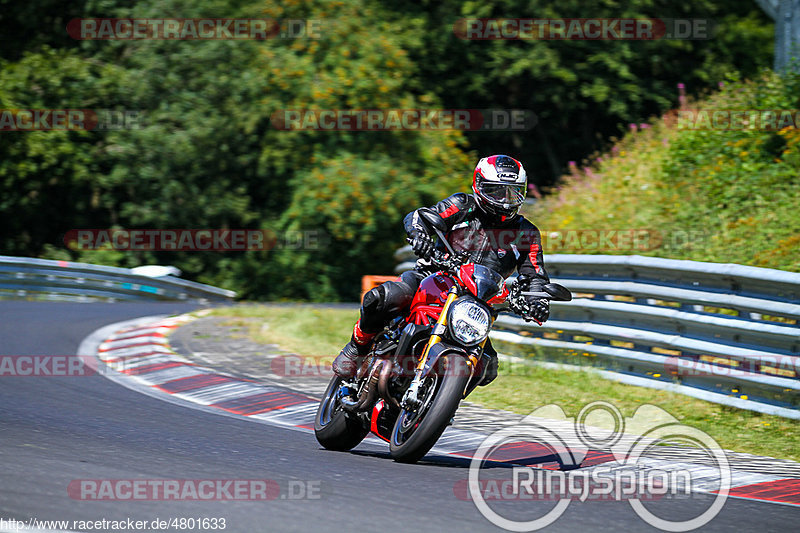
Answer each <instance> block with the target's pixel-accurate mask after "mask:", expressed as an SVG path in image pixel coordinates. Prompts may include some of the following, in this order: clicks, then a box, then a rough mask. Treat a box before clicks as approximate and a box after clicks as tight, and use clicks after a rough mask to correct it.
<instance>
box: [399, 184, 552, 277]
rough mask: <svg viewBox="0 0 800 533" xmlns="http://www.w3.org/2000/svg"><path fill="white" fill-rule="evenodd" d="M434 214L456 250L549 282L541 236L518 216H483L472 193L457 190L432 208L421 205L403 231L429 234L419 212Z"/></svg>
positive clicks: (505, 274)
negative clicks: (499, 217)
mask: <svg viewBox="0 0 800 533" xmlns="http://www.w3.org/2000/svg"><path fill="white" fill-rule="evenodd" d="M422 210H428V211H429V212H431V213H434V214H436V215H437V216H438V217H439V218H440V219H441V221H442V223H443V225H444V227H446V228H447V231H445V232H443V233H444V234H445V236H446V237H447V240H448V241H449V242H450V245H451V246H452V247H453V249H454V250H455V251H457V252H460V251H467V252H469V254H470V259H471V260H472V261H473V262H475V263H479V264H481V265H484V266H486V267H489V268H491V269H493V270H496V271H497V272H499V273H500V274H501V275H502V276H503V277H506V278H507V277H508V276H510V275H511V274H513V273H514V270H515V269H516V270H518V271H519V273H520V275H521V276H524V277H528V278H530V280H531V284H532V285H535V284H544V283H549V281H550V278H549V277H548V276H547V272H546V271H545V269H544V259H543V256H542V239H541V235H540V233H539V230H538V228H537V227H536V226H534V225H533V224H532V223H531V222H530V221H528V220H527V219H526V218H525V217H523V216H521V215H516V216H514V217H512V218H509V219H507V220H503V221H499V220H497V218H496V217H491V216H489V215H487V214H486V213H485V212H484V211H483V210H482V209H481V208H480V207H479V206H478V203H477V202H476V200H475V197H474V196H473V195H472V194H466V193H457V194H454V195H452V196H450V197H449V198H445V199H444V200H442V201H441V202H439V203H437V204H436V205H434V206H432V207H421V208H420V209H417V210H415V211H412V212H411V213H409V214H408V215H406V217H405V219H404V220H403V224H404V225H405V230H406V233H407V234H408V236H409V237H411V235H412V233H413V232H415V231H422V232H425V233H427V234H431V231H430V230H428V229H427V228H426V227H425V225H424V223H423V222H422V220H421V219H420V216H419V213H420V212H421V211H422Z"/></svg>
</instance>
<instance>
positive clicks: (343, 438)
mask: <svg viewBox="0 0 800 533" xmlns="http://www.w3.org/2000/svg"><path fill="white" fill-rule="evenodd" d="M341 384H342V378H340V377H339V376H333V378H332V379H331V381H330V383H329V384H328V388H327V389H326V390H325V395H324V396H323V397H322V400H321V401H320V402H319V407H318V408H317V415H316V417H315V418H314V435H316V437H317V441H318V442H319V443H320V444H322V446H323V447H324V448H326V449H328V450H335V451H347V450H350V449H352V448H354V447H355V446H357V445H358V443H360V442H361V441H362V440H364V437H366V436H367V433H369V429H368V428H366V427H364V423H363V422H362V421H361V420H359V418H358V417H357V416H356V415H355V414H353V413H348V412H347V411H345V410H343V409H342V405H341V403H340V402H339V399H338V398H337V396H336V395H337V393H338V392H339V387H340V386H341Z"/></svg>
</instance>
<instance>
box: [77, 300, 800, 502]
mask: <svg viewBox="0 0 800 533" xmlns="http://www.w3.org/2000/svg"><path fill="white" fill-rule="evenodd" d="M196 318H199V314H196V315H179V316H174V317H146V318H143V319H137V320H133V321H127V322H122V323H118V324H112V325H110V326H106V327H105V328H101V329H100V330H98V331H96V332H95V333H93V334H92V335H90V336H89V337H87V339H85V340H84V342H83V343H82V344H81V348H80V349H79V352H78V354H79V355H93V356H95V357H97V358H98V359H99V361H100V362H101V363H102V364H101V365H100V366H101V368H103V369H104V370H103V371H101V372H100V373H101V374H103V375H104V376H105V377H107V378H109V379H112V380H113V381H115V382H117V383H120V384H121V385H123V386H126V387H128V388H131V389H134V390H137V391H139V392H143V393H145V394H148V395H149V396H153V397H156V398H159V399H162V400H166V401H171V402H174V403H179V404H181V405H185V406H191V407H193V408H196V409H201V410H204V411H208V412H214V413H217V414H224V415H228V416H234V417H242V418H246V419H249V420H253V421H258V422H262V423H268V424H271V425H278V426H282V427H286V428H291V429H295V430H300V431H306V432H311V431H313V429H314V415H315V413H316V409H317V405H318V403H319V400H318V399H315V398H312V397H310V396H307V395H305V394H301V393H298V392H294V391H290V390H286V389H285V388H279V387H273V386H269V385H264V384H260V383H257V382H254V381H251V380H248V379H244V378H239V377H234V376H229V375H225V374H222V373H220V372H218V371H215V370H212V369H210V368H206V367H203V366H199V365H197V364H195V363H193V362H192V361H190V360H188V359H186V358H184V357H182V356H181V355H179V354H177V353H176V352H175V351H174V350H172V348H171V347H170V344H169V341H168V335H169V333H170V332H172V331H173V330H174V329H176V328H178V327H180V326H182V325H185V324H188V323H189V322H191V321H192V320H195V319H196ZM549 425H551V426H552V422H550V423H549ZM486 437H487V435H486V434H485V433H480V432H477V431H469V430H464V429H459V428H454V427H450V428H448V429H447V430H446V431H445V433H444V434H443V435H442V437H441V438H440V440H439V441H438V442H437V444H436V446H435V447H434V448H433V450H432V451H433V452H435V453H439V454H444V455H449V456H453V457H460V458H472V457H473V456H474V454H475V453H476V452H477V450H478V448H479V447H480V445H481V443H482V442H483V441H484V440H485V439H486ZM365 442H368V443H372V444H379V445H381V446H383V447H385V446H386V443H384V442H383V441H381V440H379V439H378V438H375V437H372V436H371V435H370V438H368V439H366V441H365ZM548 454H549V452H548V451H547V449H546V448H545V447H544V446H543V445H540V444H536V443H532V442H520V443H512V445H509V446H506V447H504V449H503V450H502V455H493V459H499V460H500V461H501V462H504V463H513V464H531V463H536V461H534V459H535V458H537V457H543V456H546V455H548ZM754 457H755V456H754ZM763 459H767V458H763ZM612 461H614V458H613V456H612V454H610V453H606V452H603V451H597V450H589V452H588V454H587V455H586V458H585V460H584V461H583V463H582V467H581V470H584V471H585V470H586V469H591V468H594V467H597V466H598V465H603V464H608V463H610V462H612ZM640 463H641V466H642V467H644V468H654V469H659V470H662V471H670V470H679V469H680V470H687V471H689V472H690V473H691V474H692V490H693V491H695V492H711V491H713V488H712V487H715V486H718V484H719V479H720V475H719V472H718V471H716V470H715V469H714V468H711V467H707V466H704V465H702V464H700V463H699V462H691V461H690V460H689V457H688V455H687V453H686V452H685V451H681V452H679V455H678V456H676V457H664V458H663V459H662V458H658V459H656V458H650V457H648V458H643V459H641V460H640ZM537 466H539V467H542V468H548V469H555V468H558V465H557V463H555V462H552V463H544V464H538V465H537ZM798 472H800V470H798ZM705 487H707V488H705ZM731 487H732V488H731V491H730V496H731V497H735V498H746V499H753V500H759V501H766V502H773V503H781V504H787V505H795V506H800V479H796V478H786V477H782V476H779V475H772V474H770V473H769V469H768V468H764V469H762V471H761V472H760V473H754V472H744V471H738V470H735V469H732V470H731Z"/></svg>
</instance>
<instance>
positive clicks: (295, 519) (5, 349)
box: [0, 302, 800, 532]
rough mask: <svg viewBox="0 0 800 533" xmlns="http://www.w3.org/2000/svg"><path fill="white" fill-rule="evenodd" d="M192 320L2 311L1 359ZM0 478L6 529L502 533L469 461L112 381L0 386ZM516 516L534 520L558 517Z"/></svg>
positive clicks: (741, 516)
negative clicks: (415, 453) (406, 454)
mask: <svg viewBox="0 0 800 533" xmlns="http://www.w3.org/2000/svg"><path fill="white" fill-rule="evenodd" d="M191 308H192V307H191V306H189V305H185V304H72V303H45V302H0V355H45V354H65V355H66V354H74V353H75V352H76V350H77V348H78V345H79V344H80V342H81V340H82V339H83V338H84V337H86V336H87V335H89V334H90V333H91V332H92V331H94V330H96V329H97V328H99V327H101V326H103V325H106V324H109V323H113V322H117V321H122V320H127V319H131V318H136V317H139V316H145V315H157V314H168V313H176V312H184V311H187V310H190V309H191ZM0 466H1V467H0V520H8V519H16V520H27V519H30V518H31V517H35V518H38V519H45V520H102V519H106V520H124V519H127V518H132V519H134V520H147V521H151V520H153V519H156V518H159V519H168V518H180V517H185V518H189V517H195V518H198V517H209V518H211V517H218V518H223V517H224V518H225V522H226V529H225V530H226V531H236V532H239V531H242V532H261V531H483V530H498V528H496V527H495V526H494V525H492V524H491V523H489V522H488V521H487V520H486V519H485V518H484V517H483V516H482V515H481V514H480V513H479V512H478V511H477V509H476V508H475V507H474V505H473V504H472V502H470V501H462V500H460V499H458V498H457V497H456V496H455V495H454V491H453V488H454V485H455V484H456V483H457V482H459V481H463V480H465V479H467V476H468V461H466V460H464V461H460V460H458V459H453V458H444V457H442V458H438V457H434V458H432V459H431V460H429V461H425V462H422V463H420V464H416V465H402V464H398V463H394V462H393V461H392V460H391V459H389V458H388V454H387V453H386V450H382V449H379V448H376V447H371V446H363V447H362V448H359V449H357V450H356V451H355V452H353V453H336V452H329V451H325V450H322V449H320V447H319V445H318V444H317V442H316V440H315V439H314V437H313V435H312V434H310V433H307V432H300V431H295V430H290V429H285V428H279V427H272V426H268V425H265V424H258V423H253V422H248V421H246V420H239V419H236V418H231V417H226V416H220V415H215V414H211V413H207V412H202V411H198V410H194V409H191V408H188V407H182V406H179V405H175V404H172V403H168V402H163V401H160V400H158V399H155V398H152V397H149V396H145V395H142V394H139V393H137V392H134V391H132V390H129V389H127V388H124V387H122V386H119V385H117V384H115V383H114V382H112V381H110V380H108V379H106V378H104V377H102V376H89V377H0ZM79 479H270V480H275V481H276V482H277V483H278V484H279V485H280V486H281V490H282V494H283V495H284V496H285V495H286V494H287V490H288V489H287V487H288V484H289V483H290V482H292V483H293V486H294V487H295V488H296V487H300V486H305V487H310V488H311V489H312V490H314V491H315V496H316V497H315V498H313V499H298V500H293V499H288V498H287V499H281V498H278V499H275V500H272V501H262V502H223V501H214V502H197V501H195V502H174V501H153V502H143V501H114V502H96V501H80V500H76V499H72V498H71V497H70V496H69V494H68V493H67V487H68V485H69V483H70V482H71V481H73V480H79ZM317 491H318V492H317ZM298 492H299V491H298ZM709 500H710V497H707V496H698V495H695V496H693V497H692V498H690V499H683V500H662V501H659V502H655V503H652V504H649V505H648V507H649V508H650V509H651V510H653V511H654V512H656V513H657V514H659V515H661V516H664V517H676V516H679V515H683V514H684V513H691V512H692V511H694V510H697V509H702V508H705V507H707V506H708V503H709ZM504 505H505V506H513V507H514V509H512V510H511V511H510V512H512V513H514V514H515V515H520V517H522V516H521V515H524V518H526V519H532V518H536V517H537V516H540V515H542V514H544V511H543V510H546V509H549V508H550V507H551V506H552V504H548V503H534V502H527V503H525V504H522V503H519V502H515V503H513V504H512V503H507V504H504ZM695 514H696V513H695ZM799 522H800V509H799V508H796V507H790V506H782V505H775V504H767V503H760V502H753V501H743V500H728V502H727V503H726V505H725V507H724V509H723V510H722V512H721V513H720V515H718V516H717V517H716V518H715V519H714V520H713V521H712V522H711V523H710V524H708V525H706V526H705V527H704V528H703V529H702V530H703V531H736V532H745V531H759V532H767V531H792V530H796V527H797V523H799ZM0 526H2V522H0ZM68 529H72V528H68ZM0 530H2V527H0ZM193 531H199V529H198V528H195V529H194V530H193ZM546 531H581V532H586V531H592V532H595V531H615V532H616V531H656V530H655V528H653V527H651V526H649V525H647V524H646V523H644V522H643V521H642V520H641V519H640V518H639V517H638V516H636V515H635V514H634V512H633V511H632V510H631V508H630V506H629V505H628V504H627V503H624V502H613V503H610V502H603V503H601V502H593V503H580V502H573V503H572V504H571V505H570V506H569V508H568V510H567V511H566V513H565V514H564V515H563V516H562V517H561V518H560V519H559V520H558V521H557V522H555V524H553V525H552V526H550V527H548V528H547V529H546Z"/></svg>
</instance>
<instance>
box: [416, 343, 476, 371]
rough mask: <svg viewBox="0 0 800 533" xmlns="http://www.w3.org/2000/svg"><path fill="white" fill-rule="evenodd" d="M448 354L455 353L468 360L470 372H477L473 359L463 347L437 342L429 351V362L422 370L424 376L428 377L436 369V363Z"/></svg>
mask: <svg viewBox="0 0 800 533" xmlns="http://www.w3.org/2000/svg"><path fill="white" fill-rule="evenodd" d="M448 353H455V354H458V355H460V356H461V357H464V358H465V359H466V360H467V363H468V364H467V367H468V368H469V369H470V372H474V371H475V365H474V364H473V363H472V360H471V358H470V357H469V355H468V354H467V351H466V350H465V349H464V348H462V347H461V346H455V345H452V344H447V343H446V342H443V341H442V342H437V343H436V344H434V345H433V346H431V348H430V350H428V360H427V361H426V362H425V366H424V367H423V368H422V376H423V377H428V375H430V373H431V371H433V369H435V368H436V362H437V361H438V360H439V358H440V357H442V355H445V354H448Z"/></svg>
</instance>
